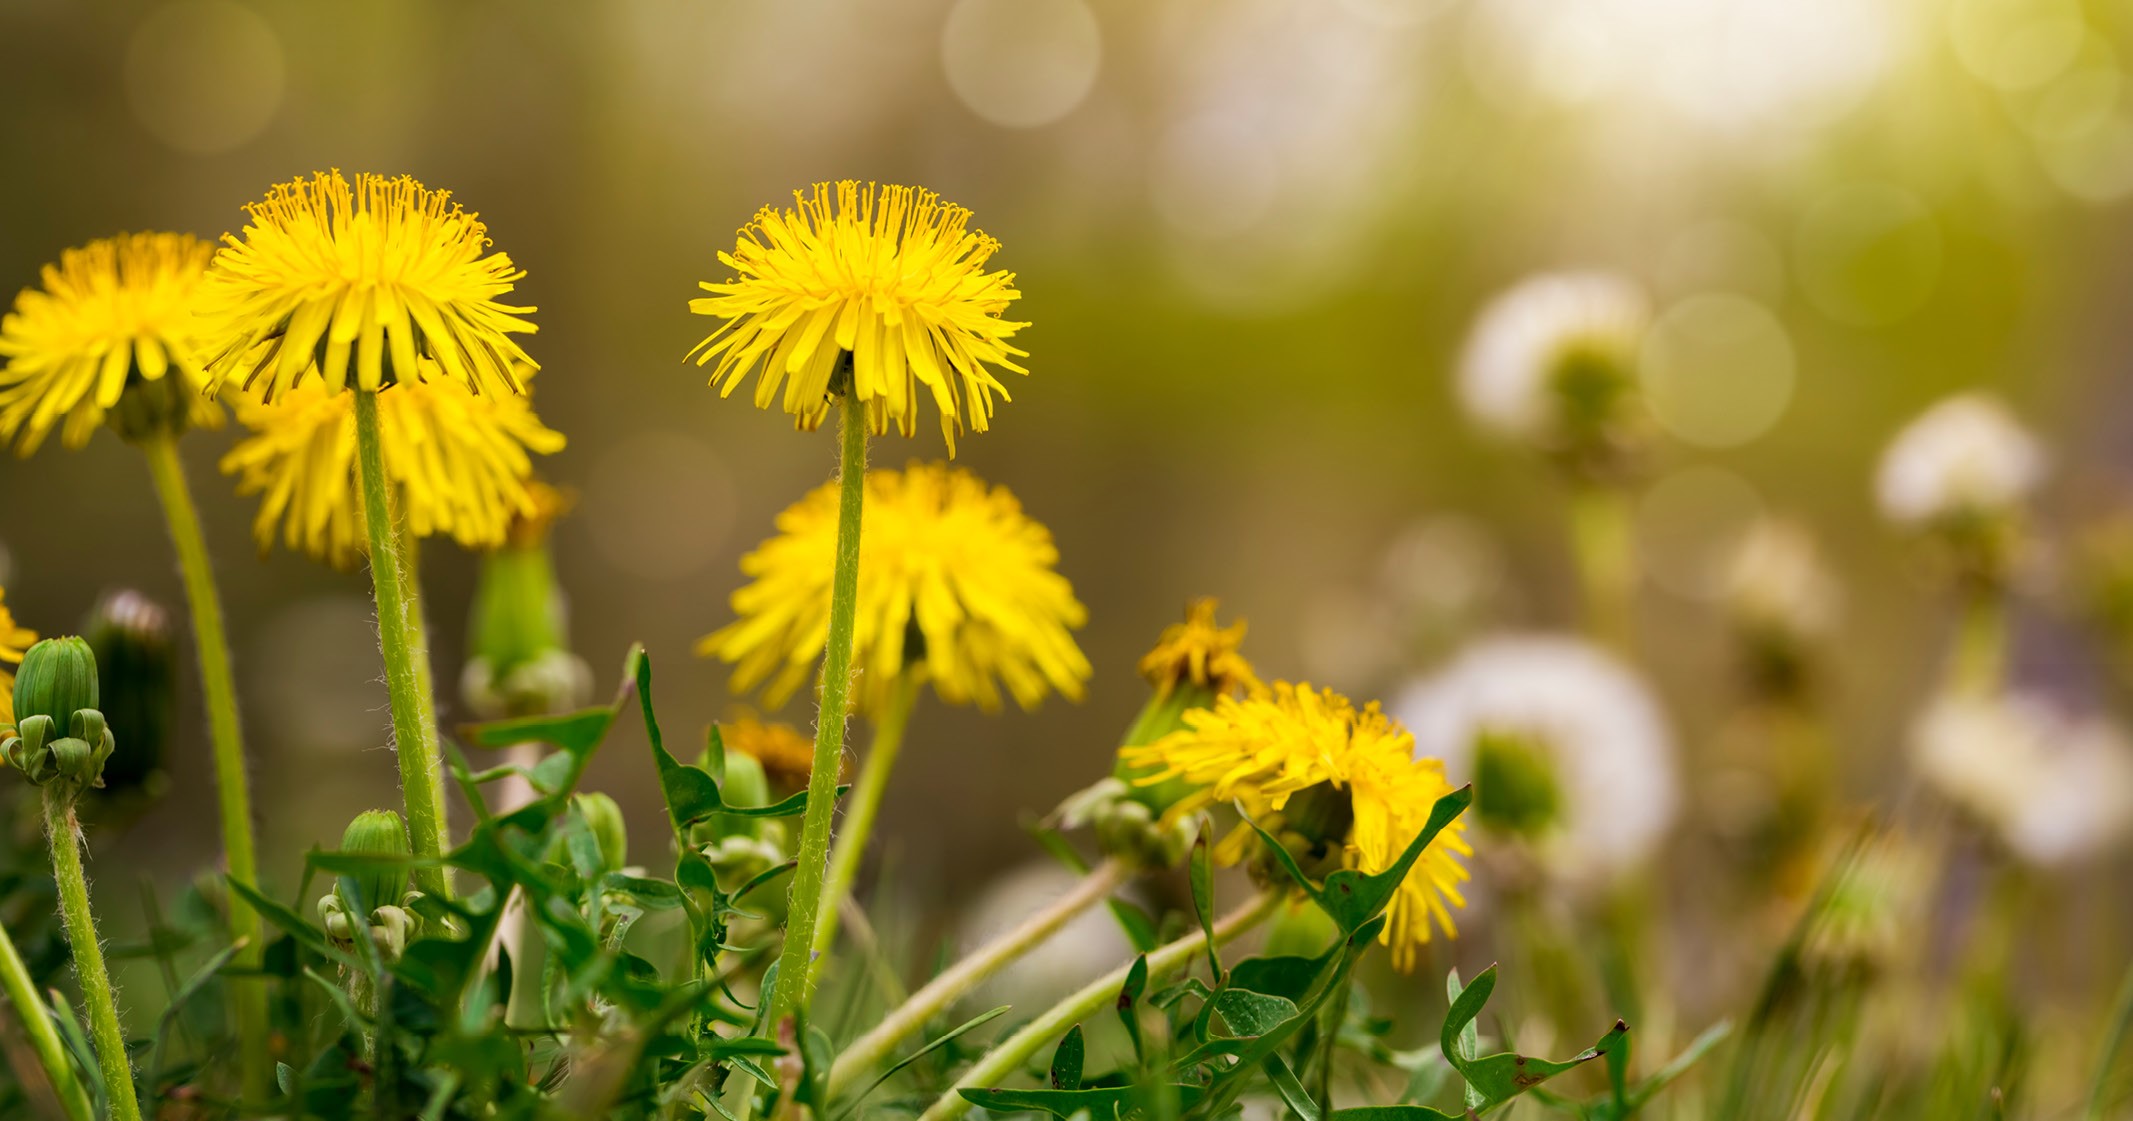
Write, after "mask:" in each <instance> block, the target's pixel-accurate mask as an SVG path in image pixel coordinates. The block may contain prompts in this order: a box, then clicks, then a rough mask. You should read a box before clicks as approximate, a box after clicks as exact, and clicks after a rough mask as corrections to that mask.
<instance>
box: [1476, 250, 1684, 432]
mask: <svg viewBox="0 0 2133 1121" xmlns="http://www.w3.org/2000/svg"><path fill="white" fill-rule="evenodd" d="M1650 321H1651V303H1650V301H1649V300H1648V299H1647V298H1646V296H1645V294H1644V290H1643V289H1642V288H1641V287H1640V286H1638V285H1637V283H1636V282H1635V281H1632V280H1629V279H1628V278H1626V277H1621V276H1616V275H1614V274H1611V273H1601V272H1561V273H1544V274H1541V275H1539V276H1535V277H1532V278H1529V279H1527V280H1525V281H1522V282H1520V283H1519V284H1518V285H1517V286H1515V287H1513V288H1511V289H1510V290H1508V291H1506V292H1504V293H1502V294H1501V295H1499V296H1497V297H1496V298H1495V299H1494V300H1492V301H1490V302H1489V304H1488V306H1487V307H1485V308H1483V309H1482V312H1481V315H1480V317H1479V318H1478V319H1477V320H1476V321H1475V324H1474V329H1473V333H1472V334H1470V335H1469V336H1468V337H1467V344H1466V350H1465V353H1464V354H1462V355H1461V356H1460V360H1459V399H1460V403H1461V404H1462V405H1464V406H1465V408H1466V411H1467V413H1468V414H1469V415H1470V416H1472V417H1473V419H1474V420H1475V421H1476V422H1477V423H1479V424H1480V425H1482V426H1483V427H1484V428H1487V429H1489V430H1491V431H1494V432H1496V433H1498V434H1499V435H1503V436H1508V437H1511V438H1513V439H1518V440H1545V439H1547V438H1548V437H1549V436H1550V434H1551V433H1553V432H1554V431H1556V430H1557V429H1558V428H1559V427H1560V426H1561V425H1560V422H1561V420H1562V418H1561V417H1559V416H1558V415H1557V408H1558V405H1559V401H1558V399H1557V398H1556V396H1555V394H1554V393H1553V392H1552V390H1553V388H1554V386H1553V385H1552V381H1553V379H1554V378H1555V376H1556V375H1557V373H1558V372H1559V370H1560V368H1561V363H1562V360H1563V359H1564V358H1565V357H1566V356H1568V355H1570V354H1572V353H1575V352H1580V351H1582V352H1585V353H1588V354H1596V355H1604V356H1608V357H1610V358H1611V359H1612V360H1614V361H1617V362H1619V363H1620V364H1621V368H1622V369H1623V371H1624V372H1625V373H1628V372H1630V371H1633V370H1634V369H1635V364H1636V357H1637V348H1638V346H1639V345H1640V344H1641V342H1642V340H1643V336H1644V328H1645V326H1646V325H1647V324H1648V323H1649V322H1650Z"/></svg>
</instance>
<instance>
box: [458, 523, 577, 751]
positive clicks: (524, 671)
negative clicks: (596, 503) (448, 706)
mask: <svg viewBox="0 0 2133 1121" xmlns="http://www.w3.org/2000/svg"><path fill="white" fill-rule="evenodd" d="M526 494H527V498H528V506H527V508H525V509H522V510H520V511H519V512H518V513H517V514H516V515H514V517H513V518H512V520H511V523H510V527H509V529H508V530H507V531H506V533H505V537H504V543H503V544H502V545H501V546H499V547H498V548H495V549H493V550H491V551H489V552H488V553H486V554H484V555H483V557H482V563H481V575H480V577H479V579H478V580H477V581H476V584H475V591H474V609H473V612H472V615H471V618H470V619H469V625H468V648H469V650H470V651H471V652H472V655H473V656H472V657H471V658H469V659H468V661H467V668H466V673H465V675H464V676H463V677H462V678H461V679H460V688H461V691H462V692H463V693H464V694H465V695H466V698H467V702H468V704H469V705H470V706H472V707H473V708H474V709H475V711H477V712H479V713H481V715H483V716H484V717H486V718H490V719H500V718H504V717H512V716H529V715H536V714H540V713H549V712H564V711H568V710H569V709H572V708H575V707H577V706H579V705H581V704H583V703H585V699H586V698H587V697H588V696H589V695H590V694H591V691H592V674H591V671H590V670H588V669H587V667H586V665H585V663H584V661H583V660H581V659H579V658H578V657H577V656H575V655H573V654H572V653H571V652H570V650H569V639H568V612H567V610H566V607H565V603H564V598H563V592H562V588H561V587H560V586H559V585H558V584H557V582H556V578H555V565H554V562H553V561H552V560H551V558H550V556H549V551H548V529H549V527H550V526H551V525H552V524H553V523H554V521H555V519H556V518H558V517H560V516H561V515H562V514H563V513H564V511H565V510H567V509H568V508H569V505H570V500H569V497H568V496H567V495H565V494H563V493H562V492H561V491H558V490H557V489H556V488H554V487H551V486H549V485H547V484H546V483H542V482H539V481H534V482H532V483H529V484H528V485H527V487H526Z"/></svg>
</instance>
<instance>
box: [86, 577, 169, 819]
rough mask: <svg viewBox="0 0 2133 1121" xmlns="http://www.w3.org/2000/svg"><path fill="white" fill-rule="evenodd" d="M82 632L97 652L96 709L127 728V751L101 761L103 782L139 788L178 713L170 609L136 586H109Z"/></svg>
mask: <svg viewBox="0 0 2133 1121" xmlns="http://www.w3.org/2000/svg"><path fill="white" fill-rule="evenodd" d="M82 636H83V637H84V638H86V639H87V640H88V642H89V646H90V648H91V649H93V650H94V651H95V652H96V672H97V678H98V683H99V691H100V692H102V693H103V694H104V698H103V705H102V707H101V709H100V711H102V712H103V714H104V718H105V720H106V721H108V722H109V723H110V724H111V725H112V726H113V727H117V728H124V729H126V753H125V754H123V755H114V756H112V758H111V759H110V760H109V761H108V762H106V764H105V765H104V788H105V790H106V791H108V792H111V793H120V792H125V791H130V790H137V789H140V788H141V787H143V786H146V785H148V784H149V783H150V782H151V781H153V780H155V779H157V778H158V777H159V776H160V774H161V771H162V767H163V760H164V759H165V758H167V757H168V745H169V743H170V736H171V727H172V724H173V723H174V722H175V717H176V713H177V679H178V662H177V657H176V655H175V653H174V650H173V647H172V645H171V629H170V615H169V613H168V612H166V611H164V610H163V608H162V606H161V605H159V604H157V603H156V602H155V601H154V600H151V599H149V598H148V597H146V596H144V595H142V594H141V593H139V592H136V591H130V590H129V591H119V592H114V593H112V594H110V595H107V596H105V597H104V598H103V599H102V600H101V601H99V602H98V603H97V605H96V609H95V610H94V611H93V612H91V613H90V615H89V619H88V621H87V623H86V624H85V625H84V626H83V628H82Z"/></svg>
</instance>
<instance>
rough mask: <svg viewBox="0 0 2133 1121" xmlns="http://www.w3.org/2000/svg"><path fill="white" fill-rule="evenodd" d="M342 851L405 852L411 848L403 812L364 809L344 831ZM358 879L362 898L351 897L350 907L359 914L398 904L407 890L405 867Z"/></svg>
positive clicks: (397, 853) (374, 873)
mask: <svg viewBox="0 0 2133 1121" xmlns="http://www.w3.org/2000/svg"><path fill="white" fill-rule="evenodd" d="M341 851H342V852H345V853H356V854H359V855H365V856H406V855H408V854H409V852H410V851H411V850H410V849H409V848H408V843H407V827H406V826H405V825H403V824H401V822H400V815H399V814H397V813H394V812H393V811H391V810H364V811H363V812H362V813H359V814H357V815H356V816H355V820H353V821H351V822H349V823H348V828H347V829H345V830H343V831H342V832H341ZM355 879H356V890H358V891H360V892H362V894H363V898H362V899H361V900H351V901H350V909H351V910H354V911H356V912H358V913H360V914H368V913H370V912H371V911H373V910H376V909H377V908H380V907H397V906H398V905H399V904H400V899H401V897H402V896H403V895H404V894H405V893H406V891H407V872H406V870H405V869H398V870H387V869H383V868H381V869H378V870H375V871H372V872H369V873H367V874H364V875H361V876H357V877H356V878H355Z"/></svg>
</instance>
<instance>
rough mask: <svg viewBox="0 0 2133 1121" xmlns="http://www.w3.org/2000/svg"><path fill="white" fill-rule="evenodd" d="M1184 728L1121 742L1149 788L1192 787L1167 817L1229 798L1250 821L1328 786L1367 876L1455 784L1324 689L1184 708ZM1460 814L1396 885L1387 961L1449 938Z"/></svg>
mask: <svg viewBox="0 0 2133 1121" xmlns="http://www.w3.org/2000/svg"><path fill="white" fill-rule="evenodd" d="M1184 719H1185V725H1186V726H1185V728H1184V729H1182V730H1180V731H1178V732H1174V733H1172V734H1170V735H1168V736H1165V737H1163V738H1162V739H1160V740H1157V741H1156V742H1154V743H1152V744H1148V745H1146V746H1141V747H1126V748H1121V749H1120V751H1119V756H1120V758H1121V759H1123V760H1124V761H1125V762H1126V763H1127V764H1128V765H1129V766H1132V767H1136V768H1143V769H1146V770H1147V772H1148V773H1146V774H1144V775H1141V776H1140V777H1138V778H1137V779H1136V780H1135V781H1136V782H1138V783H1139V784H1140V785H1143V786H1152V785H1155V784H1157V783H1161V782H1165V781H1167V780H1170V779H1182V780H1184V781H1185V782H1188V783H1190V784H1192V785H1193V786H1194V787H1196V788H1197V789H1196V790H1195V791H1194V792H1193V793H1191V794H1189V795H1187V796H1186V797H1185V798H1184V799H1183V800H1182V801H1180V802H1179V803H1178V804H1177V805H1175V806H1173V807H1172V808H1171V810H1170V813H1171V814H1173V815H1176V814H1182V813H1190V812H1193V811H1195V810H1198V809H1201V808H1204V807H1206V806H1208V805H1210V804H1213V803H1218V802H1232V803H1235V804H1236V805H1237V806H1238V807H1239V808H1240V809H1242V810H1243V811H1244V812H1246V813H1248V814H1251V815H1252V816H1253V817H1255V818H1259V817H1264V816H1266V815H1268V814H1272V813H1277V812H1279V811H1280V810H1281V809H1282V808H1283V807H1285V806H1287V805H1288V804H1289V801H1290V799H1292V798H1294V797H1295V796H1296V795H1298V794H1301V793H1303V792H1304V791H1306V790H1309V789H1311V788H1313V787H1317V786H1321V785H1325V786H1329V787H1331V788H1332V789H1335V790H1339V791H1344V792H1346V793H1347V795H1348V797H1349V802H1350V806H1351V808H1352V810H1353V818H1354V824H1353V826H1352V827H1351V830H1350V832H1349V835H1348V837H1347V838H1346V839H1345V840H1346V850H1345V851H1346V861H1347V863H1348V864H1349V866H1351V867H1354V868H1359V869H1361V870H1363V871H1365V872H1373V873H1374V872H1380V871H1383V870H1385V869H1387V868H1390V867H1391V866H1392V865H1393V863H1394V862H1395V861H1397V860H1398V859H1399V857H1400V855H1401V853H1402V852H1404V851H1405V850H1406V848H1407V846H1408V845H1409V844H1410V843H1412V842H1413V840H1414V839H1415V837H1416V836H1418V835H1419V834H1420V833H1421V832H1422V827H1423V825H1424V823H1425V822H1427V821H1428V819H1429V813H1430V809H1431V807H1432V806H1434V805H1435V804H1436V801H1437V799H1438V798H1440V797H1442V796H1443V795H1445V794H1449V793H1451V791H1452V787H1451V784H1450V783H1449V782H1448V781H1446V779H1445V776H1444V767H1443V765H1442V764H1441V763H1439V762H1438V761H1437V760H1434V759H1421V760H1418V759H1416V758H1415V757H1414V746H1415V745H1414V737H1413V736H1412V735H1410V734H1408V732H1407V730H1406V729H1405V728H1402V727H1401V726H1400V725H1399V724H1398V723H1396V722H1394V721H1393V720H1391V719H1389V718H1388V717H1386V715H1385V714H1384V712H1382V711H1381V710H1380V709H1379V708H1378V706H1377V705H1376V704H1375V703H1372V704H1369V705H1365V706H1364V707H1362V708H1360V709H1358V708H1356V707H1355V705H1354V704H1353V703H1352V702H1350V701H1349V700H1348V699H1347V698H1346V697H1343V696H1341V695H1340V694H1338V693H1335V692H1333V691H1332V690H1330V689H1314V688H1312V687H1311V686H1309V685H1292V684H1290V683H1288V682H1276V683H1274V685H1273V687H1272V688H1270V689H1262V690H1256V691H1254V692H1253V693H1252V694H1251V695H1249V696H1246V697H1242V698H1239V697H1235V696H1227V695H1225V696H1222V697H1218V698H1217V699H1216V701H1215V705H1214V707H1213V708H1205V709H1195V710H1193V711H1190V712H1187V713H1186V714H1185V717H1184ZM1465 830H1466V826H1465V823H1464V822H1463V821H1454V822H1453V823H1452V824H1451V825H1450V826H1449V827H1448V828H1446V829H1445V830H1444V832H1442V833H1440V834H1438V835H1437V838H1436V839H1435V840H1433V841H1431V842H1430V844H1429V846H1428V847H1427V848H1426V849H1424V850H1423V852H1422V856H1421V858H1420V859H1419V860H1417V861H1416V862H1415V865H1414V867H1413V868H1412V869H1411V870H1410V871H1409V872H1408V874H1407V877H1406V879H1404V880H1403V881H1401V885H1400V890H1399V892H1398V893H1397V895H1396V896H1395V898H1394V900H1393V903H1392V906H1391V907H1390V909H1389V911H1390V917H1389V921H1388V922H1387V924H1386V927H1385V934H1384V941H1385V942H1386V943H1387V944H1388V945H1390V946H1391V947H1392V951H1393V961H1394V964H1395V965H1397V966H1398V967H1400V968H1401V969H1403V970H1404V969H1411V968H1413V967H1414V965H1415V964H1416V963H1417V961H1418V959H1419V947H1420V946H1422V945H1424V944H1426V943H1427V942H1428V941H1429V940H1430V935H1431V929H1432V926H1433V925H1434V926H1436V927H1441V928H1443V930H1444V932H1445V933H1446V934H1448V935H1449V934H1453V933H1455V930H1454V928H1453V925H1452V917H1451V908H1452V907H1457V906H1462V905H1464V900H1463V898H1462V897H1461V895H1460V891H1459V885H1460V884H1462V883H1464V882H1465V881H1466V879H1467V872H1466V869H1465V868H1464V867H1462V866H1461V865H1460V863H1459V858H1460V857H1461V856H1466V855H1470V854H1471V853H1472V851H1473V850H1472V848H1471V847H1470V846H1469V845H1468V844H1467V841H1466V837H1465Z"/></svg>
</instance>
